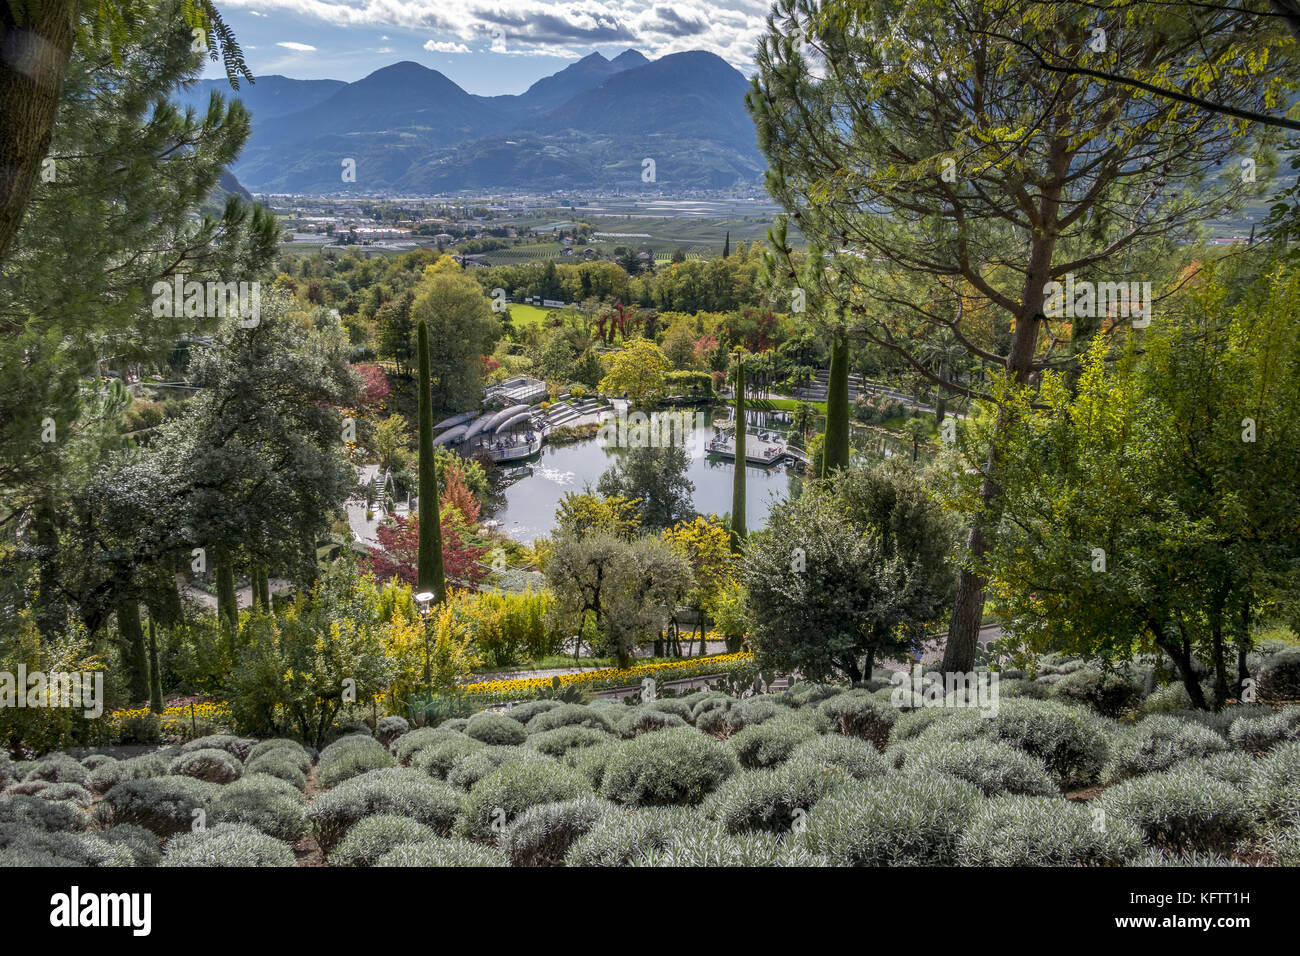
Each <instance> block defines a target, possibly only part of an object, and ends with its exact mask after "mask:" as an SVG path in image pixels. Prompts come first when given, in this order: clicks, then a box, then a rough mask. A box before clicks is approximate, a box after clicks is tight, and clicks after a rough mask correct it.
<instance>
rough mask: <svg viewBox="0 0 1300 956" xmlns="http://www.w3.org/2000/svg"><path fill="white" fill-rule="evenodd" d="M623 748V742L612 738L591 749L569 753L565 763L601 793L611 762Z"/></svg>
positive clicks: (585, 748) (584, 748) (565, 757)
mask: <svg viewBox="0 0 1300 956" xmlns="http://www.w3.org/2000/svg"><path fill="white" fill-rule="evenodd" d="M606 736H607V737H608V735H606ZM623 746H624V745H623V742H622V741H619V740H614V739H612V738H610V739H608V740H606V741H603V742H601V743H598V744H593V745H592V746H590V747H583V748H582V749H580V750H571V751H569V752H568V753H567V754H565V756H564V762H565V763H567V764H568V765H569V766H571V767H573V769H574V770H577V771H578V772H579V773H580V774H582V775H583V776H584V777H586V778H587V781H588V782H589V783H590V784H591V788H592V789H593V790H596V791H597V792H599V790H600V788H601V785H602V784H603V783H604V782H605V771H606V770H607V769H608V768H609V762H610V760H611V759H613V757H614V754H616V753H618V752H619V750H620V749H622V747H623Z"/></svg>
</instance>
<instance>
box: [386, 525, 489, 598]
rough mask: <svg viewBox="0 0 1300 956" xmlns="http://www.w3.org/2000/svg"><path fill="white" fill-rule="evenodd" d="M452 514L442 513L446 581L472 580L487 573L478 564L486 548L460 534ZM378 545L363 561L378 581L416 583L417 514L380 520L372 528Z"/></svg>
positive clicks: (461, 531)
mask: <svg viewBox="0 0 1300 956" xmlns="http://www.w3.org/2000/svg"><path fill="white" fill-rule="evenodd" d="M458 525H459V522H457V521H456V520H455V517H454V516H452V517H450V518H449V516H448V515H447V514H446V513H444V514H443V516H442V565H443V570H444V573H445V574H446V576H447V581H448V583H449V584H451V583H456V584H466V583H476V582H478V581H479V580H481V579H482V578H483V576H484V575H485V574H487V569H486V568H483V567H481V566H480V565H479V562H480V561H481V560H482V559H483V555H485V554H487V552H488V549H487V548H484V547H480V546H478V545H474V544H470V543H468V542H467V541H465V539H464V537H463V526H458ZM375 536H376V537H377V538H378V539H379V548H378V549H377V550H374V551H371V552H370V554H368V555H367V556H366V558H365V561H364V562H363V563H364V565H365V568H366V570H367V571H369V572H371V573H372V574H373V575H374V576H375V577H376V578H378V579H379V580H381V581H387V580H390V579H391V578H393V577H396V578H398V579H399V580H400V581H401V582H402V583H403V584H409V585H410V586H411V587H415V586H416V565H417V559H418V557H419V553H420V516H419V515H414V516H412V517H411V518H410V519H409V520H408V519H407V518H404V517H402V516H401V515H398V516H396V517H395V518H394V519H393V520H392V521H391V522H384V523H383V524H381V525H380V526H379V530H378V531H376V532H375Z"/></svg>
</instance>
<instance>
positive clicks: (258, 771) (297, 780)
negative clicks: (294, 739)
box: [244, 750, 310, 790]
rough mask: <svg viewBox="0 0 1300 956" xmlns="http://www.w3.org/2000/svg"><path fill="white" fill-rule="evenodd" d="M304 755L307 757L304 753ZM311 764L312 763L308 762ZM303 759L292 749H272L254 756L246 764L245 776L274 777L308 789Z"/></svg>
mask: <svg viewBox="0 0 1300 956" xmlns="http://www.w3.org/2000/svg"><path fill="white" fill-rule="evenodd" d="M302 757H306V754H303V755H302ZM308 766H310V763H309V764H308ZM301 768H302V761H301V759H300V758H299V756H298V755H297V754H295V753H294V752H293V751H291V750H271V751H268V752H266V753H264V754H262V755H261V756H258V757H253V758H252V759H251V760H249V761H248V763H246V764H244V778H245V779H248V778H249V777H255V776H264V777H274V778H276V779H277V780H283V781H284V782H285V783H288V784H290V785H292V786H294V787H296V788H297V789H299V790H306V789H307V775H306V773H304V772H303V770H302V769H301Z"/></svg>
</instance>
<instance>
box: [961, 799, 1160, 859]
mask: <svg viewBox="0 0 1300 956" xmlns="http://www.w3.org/2000/svg"><path fill="white" fill-rule="evenodd" d="M1142 849H1143V847H1142V833H1141V831H1140V830H1139V829H1138V828H1137V827H1136V826H1134V825H1133V824H1132V823H1130V822H1128V821H1126V820H1110V819H1107V818H1104V817H1101V816H1097V815H1094V814H1093V813H1092V812H1091V811H1090V810H1089V809H1088V807H1086V806H1084V805H1082V804H1078V803H1074V802H1072V801H1069V800H1066V799H1064V798H1062V797H1059V796H1056V797H1033V796H1021V795H1012V794H1008V795H1006V796H1000V797H994V798H992V799H990V800H985V801H983V802H982V803H981V804H980V805H979V806H978V807H977V808H976V810H975V813H974V815H973V816H972V817H971V819H970V822H969V823H968V824H967V825H966V829H965V830H964V831H963V833H962V835H961V838H960V840H959V841H958V844H957V862H958V863H959V864H961V865H962V866H1109V865H1119V864H1122V863H1123V862H1124V861H1125V860H1128V859H1130V858H1131V857H1133V856H1136V855H1137V854H1139V853H1141V852H1142Z"/></svg>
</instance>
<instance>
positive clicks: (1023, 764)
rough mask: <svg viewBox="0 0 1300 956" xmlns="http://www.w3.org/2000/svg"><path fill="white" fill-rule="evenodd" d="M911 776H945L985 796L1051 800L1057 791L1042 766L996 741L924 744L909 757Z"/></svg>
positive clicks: (1034, 758)
mask: <svg viewBox="0 0 1300 956" xmlns="http://www.w3.org/2000/svg"><path fill="white" fill-rule="evenodd" d="M906 772H907V773H909V774H935V773H946V774H948V775H950V776H953V777H956V778H957V779H959V780H965V781H966V782H967V783H972V784H974V785H975V786H977V787H979V789H980V792H981V793H983V794H984V795H985V796H993V795H994V794H1002V793H1012V794H1023V795H1027V796H1040V797H1046V796H1052V795H1055V794H1056V793H1057V792H1058V791H1057V789H1056V784H1055V783H1054V782H1053V781H1052V778H1051V776H1050V775H1049V774H1048V772H1047V768H1046V767H1044V766H1043V762H1042V761H1041V760H1039V759H1038V758H1036V757H1031V756H1029V754H1027V753H1024V752H1023V751H1020V750H1017V749H1016V748H1015V747H1012V746H1011V745H1010V744H1004V743H1001V742H1000V741H996V740H964V741H935V742H928V741H922V742H921V743H920V744H918V745H917V746H916V747H914V748H913V749H912V750H911V752H910V753H909V754H908V758H907V764H906Z"/></svg>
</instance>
